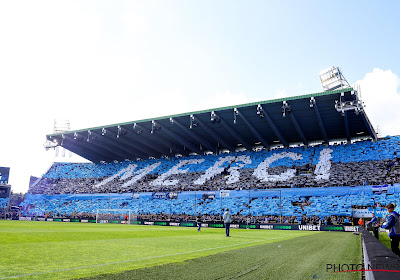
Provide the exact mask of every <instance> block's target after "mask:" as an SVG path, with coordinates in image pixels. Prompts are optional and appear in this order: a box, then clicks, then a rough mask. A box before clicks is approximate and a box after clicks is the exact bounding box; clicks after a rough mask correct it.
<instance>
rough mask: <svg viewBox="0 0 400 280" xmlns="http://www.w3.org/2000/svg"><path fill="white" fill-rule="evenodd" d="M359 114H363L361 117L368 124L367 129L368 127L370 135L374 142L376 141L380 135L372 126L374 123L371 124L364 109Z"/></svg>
mask: <svg viewBox="0 0 400 280" xmlns="http://www.w3.org/2000/svg"><path fill="white" fill-rule="evenodd" d="M359 114H361V117H362V119H363V121H364V123H365V126H366V127H367V129H368V133H369V135H370V136H371V138H372V140H373V141H374V142H376V140H378V137H377V135H376V132H375V130H374V128H373V127H372V124H371V122H370V121H369V119H368V117H367V115H366V114H365V113H364V111H363V110H361V111H360V113H359Z"/></svg>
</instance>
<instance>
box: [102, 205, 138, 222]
mask: <svg viewBox="0 0 400 280" xmlns="http://www.w3.org/2000/svg"><path fill="white" fill-rule="evenodd" d="M133 219H134V215H133V212H132V210H130V209H97V211H96V223H101V224H105V223H113V224H130V223H131V221H132V220H133Z"/></svg>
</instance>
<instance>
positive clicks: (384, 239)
mask: <svg viewBox="0 0 400 280" xmlns="http://www.w3.org/2000/svg"><path fill="white" fill-rule="evenodd" d="M379 241H380V242H382V244H383V245H385V246H386V247H388V248H389V249H390V250H392V248H391V246H390V238H389V236H388V234H387V233H386V232H380V233H379Z"/></svg>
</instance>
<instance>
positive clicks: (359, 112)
mask: <svg viewBox="0 0 400 280" xmlns="http://www.w3.org/2000/svg"><path fill="white" fill-rule="evenodd" d="M47 141H48V142H47V145H48V146H47V147H48V148H55V147H59V146H61V147H64V148H66V149H68V150H70V151H72V152H74V153H77V154H78V155H80V156H83V157H85V158H86V159H88V160H90V161H91V163H65V162H64V163H59V162H58V163H57V162H55V163H53V164H52V166H51V167H50V168H49V170H48V171H47V172H46V174H44V175H43V176H42V177H41V178H40V179H37V180H34V183H33V184H30V187H29V191H28V193H27V195H26V197H25V200H24V201H23V202H22V203H21V204H20V216H19V220H23V221H24V222H18V223H16V224H12V223H8V222H11V221H4V222H3V223H2V225H4V229H5V232H6V233H7V234H8V236H9V235H10V234H9V232H12V233H13V234H11V236H12V238H13V241H12V242H11V243H12V244H13V245H12V246H8V251H7V254H8V256H11V254H12V253H13V252H15V248H14V244H17V246H18V248H20V250H21V251H22V252H24V255H25V252H28V253H26V255H27V256H28V257H25V256H18V258H19V259H20V260H22V261H21V262H24V264H28V265H27V266H26V265H24V266H20V265H19V264H18V262H15V261H14V260H13V258H12V257H8V258H6V259H7V263H6V265H5V267H4V269H3V267H2V271H4V272H2V274H1V276H2V277H5V278H10V277H12V278H14V277H15V278H18V277H27V278H28V279H30V278H32V279H37V278H40V279H46V278H48V279H54V278H57V279H63V278H69V279H70V278H80V277H93V278H96V279H97V278H98V277H100V278H102V279H117V278H118V279H170V278H172V277H175V278H184V279H192V278H193V279H211V278H212V279H233V278H238V277H242V276H246V275H248V276H249V277H248V278H246V277H244V278H243V279H253V278H259V279H316V278H326V277H328V275H329V276H332V274H331V273H336V272H337V271H330V270H329V269H328V267H330V266H332V264H341V263H349V264H357V268H358V267H359V266H361V267H363V265H369V264H373V265H374V266H373V268H375V267H376V265H382V263H381V262H380V261H378V262H377V260H376V259H375V258H372V257H369V256H374V255H373V254H374V252H375V251H376V246H377V245H376V243H379V242H378V241H377V240H372V241H368V243H366V242H360V238H359V235H358V233H359V232H358V231H361V230H360V228H359V227H358V226H356V223H355V222H356V221H357V220H358V218H360V217H361V218H365V217H370V216H371V215H372V213H375V215H376V216H377V217H379V218H383V217H384V216H385V214H386V212H387V211H386V209H385V207H384V206H385V205H387V204H389V203H392V202H397V201H400V181H399V179H400V168H399V167H400V159H399V157H398V155H399V153H400V136H386V137H383V138H378V137H377V135H376V133H375V131H374V129H373V127H372V125H371V124H370V122H369V120H368V118H367V116H366V114H365V112H364V110H363V104H362V102H361V101H360V100H359V98H358V93H357V91H355V90H354V89H352V88H346V89H340V90H335V91H327V92H323V93H316V94H310V95H305V96H298V97H292V98H286V99H279V100H270V101H264V102H257V103H251V104H243V105H238V106H233V107H225V108H218V109H211V110H207V111H201V112H191V113H187V114H181V115H174V116H167V117H161V118H155V119H149V120H141V121H135V122H130V123H123V124H115V125H107V126H103V127H96V128H89V129H84V130H78V131H63V132H59V133H55V134H51V135H48V136H47ZM50 143H51V144H50ZM0 203H2V201H0ZM224 208H229V209H230V210H231V212H232V214H233V224H232V225H231V227H232V228H233V229H232V235H233V236H234V237H235V238H224V237H225V236H224V235H223V234H221V233H222V230H221V229H222V228H223V227H224V223H223V221H222V212H223V209H224ZM198 213H201V224H200V226H201V227H202V228H203V229H202V230H200V231H197V230H193V229H191V228H190V227H196V226H197V221H198V220H197V219H196V217H197V214H198ZM32 220H33V221H47V222H63V223H38V222H30V221H32ZM94 223H100V224H99V225H96V224H94ZM103 224H108V225H103ZM118 224H135V225H136V226H122V225H118ZM148 225H157V226H165V227H164V228H154V227H148ZM240 229H260V230H249V231H246V230H240ZM305 231H306V232H305ZM343 232H348V233H343ZM349 232H354V233H355V234H354V235H353V234H350V233H349ZM362 234H363V236H364V235H369V233H368V232H366V231H364V232H363V233H362ZM27 237H28V238H29V240H32V242H30V241H27V242H26V239H27ZM178 238H179V240H178ZM292 239H293V240H292ZM20 240H24V242H20ZM38 240H40V242H37V241H38ZM43 240H45V242H47V243H44V244H45V245H44V246H43V245H42V244H43V243H42V241H43ZM367 240H368V239H367ZM276 243H278V244H279V245H278V246H277V244H276ZM361 244H362V246H363V250H361ZM281 245H282V246H281ZM378 245H379V244H378ZM380 245H382V244H380ZM382 246H383V245H382ZM305 248H307V249H306V250H305ZM379 250H380V251H382V249H379ZM60 251H62V252H63V254H60ZM230 251H232V252H230ZM386 251H387V250H386ZM29 252H31V253H29ZM32 252H34V253H32ZM362 252H363V253H364V256H363V257H362V256H361V254H362ZM33 254H34V256H35V257H34V258H31V257H30V256H31V255H33ZM214 254H215V256H213V255H214ZM385 254H387V256H389V257H390V259H388V257H386V259H385V260H384V262H385V263H389V260H390V262H396V260H395V259H396V257H395V256H394V255H393V253H392V252H385ZM201 257H204V258H201ZM266 260H267V261H266ZM174 262H182V263H180V264H179V267H181V268H179V269H178V268H177V267H176V266H175V265H174V264H173V263H174ZM203 262H204V264H203ZM228 263H232V264H233V265H232V266H233V267H235V268H236V267H238V268H239V269H238V271H235V272H233V273H232V272H230V271H227V270H223V271H220V270H221V269H220V268H226V267H230V266H228V265H227V264H228ZM259 263H260V265H259ZM7 264H8V265H7ZM16 264H17V265H18V266H16ZM82 264H84V265H82ZM210 264H212V266H210ZM304 264H306V265H304ZM305 267H306V268H307V269H305ZM324 268H326V269H324ZM368 268H370V267H369V266H366V269H368ZM195 269H199V271H198V272H196V273H192V272H193V271H194V270H195ZM229 270H230V269H229ZM168 271H171V273H169V272H168ZM179 271H180V272H179ZM187 271H190V272H191V273H190V274H191V276H190V277H188V273H187ZM216 271H218V272H219V276H218V277H217V276H216V274H215V272H216ZM341 272H348V273H349V274H347V276H343V277H342V276H340V277H339V278H337V279H360V278H361V272H360V271H341ZM119 273H122V274H119ZM248 273H250V274H248ZM374 273H375V272H374ZM376 273H380V271H379V270H378V271H377V272H376ZM101 274H105V275H101ZM143 275H145V276H143ZM255 275H257V277H254V276H255ZM342 275H344V274H342ZM374 275H375V274H374ZM376 275H377V274H376ZM335 276H337V275H336V274H335ZM162 277H164V278H162ZM335 278H336V277H335ZM86 279H92V278H86ZM375 279H379V278H375ZM381 279H389V278H387V275H386V274H385V275H384V277H383V278H381ZM393 279H395V278H393Z"/></svg>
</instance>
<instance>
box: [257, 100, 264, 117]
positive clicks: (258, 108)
mask: <svg viewBox="0 0 400 280" xmlns="http://www.w3.org/2000/svg"><path fill="white" fill-rule="evenodd" d="M257 115H258V116H259V117H260V119H262V118H264V117H265V116H264V113H263V108H262V107H261V104H258V105H257Z"/></svg>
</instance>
